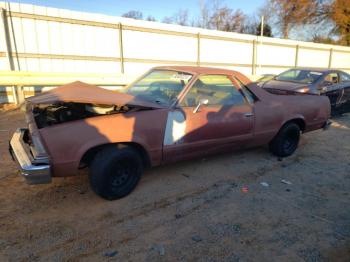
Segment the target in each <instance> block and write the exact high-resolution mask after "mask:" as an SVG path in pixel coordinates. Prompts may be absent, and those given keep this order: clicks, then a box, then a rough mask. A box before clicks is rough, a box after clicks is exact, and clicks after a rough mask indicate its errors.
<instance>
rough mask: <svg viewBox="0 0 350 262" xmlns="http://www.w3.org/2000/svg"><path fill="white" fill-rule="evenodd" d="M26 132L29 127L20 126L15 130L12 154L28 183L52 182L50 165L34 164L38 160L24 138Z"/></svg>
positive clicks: (11, 142) (12, 139) (11, 148)
mask: <svg viewBox="0 0 350 262" xmlns="http://www.w3.org/2000/svg"><path fill="white" fill-rule="evenodd" d="M26 132H28V129H24V128H20V129H17V130H16V131H15V133H14V134H13V136H12V138H11V140H10V148H9V149H10V154H11V155H12V157H13V158H14V160H16V162H17V163H18V164H19V167H20V169H21V173H22V175H23V177H24V178H25V179H26V181H27V183H28V184H30V185H33V184H46V183H50V182H51V171H50V165H49V164H46V163H43V164H40V163H36V164H33V162H37V161H35V159H34V158H33V156H32V154H31V152H30V148H29V145H28V144H27V143H26V141H25V140H24V137H25V135H26Z"/></svg>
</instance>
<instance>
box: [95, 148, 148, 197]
mask: <svg viewBox="0 0 350 262" xmlns="http://www.w3.org/2000/svg"><path fill="white" fill-rule="evenodd" d="M142 173H143V164H142V159H141V157H140V154H139V153H138V151H137V150H136V149H134V148H132V147H130V146H126V145H110V146H106V147H104V148H103V149H102V150H101V151H99V152H98V153H97V154H96V156H95V157H94V159H93V161H92V163H91V165H90V171H89V177H90V185H91V188H92V189H93V191H94V192H95V193H96V194H97V195H99V196H101V197H103V198H105V199H108V200H115V199H119V198H122V197H124V196H126V195H128V194H130V193H131V191H133V190H134V188H135V187H136V185H137V183H138V182H139V180H140V178H141V175H142Z"/></svg>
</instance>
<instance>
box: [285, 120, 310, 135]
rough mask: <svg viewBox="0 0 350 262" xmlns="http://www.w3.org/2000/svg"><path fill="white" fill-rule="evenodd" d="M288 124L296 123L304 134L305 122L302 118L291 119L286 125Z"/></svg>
mask: <svg viewBox="0 0 350 262" xmlns="http://www.w3.org/2000/svg"><path fill="white" fill-rule="evenodd" d="M288 123H296V124H297V125H298V126H299V128H300V130H301V131H302V132H304V131H305V121H304V120H303V119H301V118H295V119H291V120H289V121H288V122H286V123H285V124H284V125H286V124H288Z"/></svg>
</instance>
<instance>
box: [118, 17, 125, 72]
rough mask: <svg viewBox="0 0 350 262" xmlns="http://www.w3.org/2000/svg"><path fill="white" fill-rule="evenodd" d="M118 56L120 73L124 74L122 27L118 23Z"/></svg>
mask: <svg viewBox="0 0 350 262" xmlns="http://www.w3.org/2000/svg"><path fill="white" fill-rule="evenodd" d="M119 54H120V72H121V73H122V74H124V48H123V25H122V23H119Z"/></svg>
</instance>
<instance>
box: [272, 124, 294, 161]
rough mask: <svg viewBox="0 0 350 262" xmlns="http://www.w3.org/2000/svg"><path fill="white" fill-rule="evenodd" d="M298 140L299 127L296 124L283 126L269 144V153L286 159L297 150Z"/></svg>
mask: <svg viewBox="0 0 350 262" xmlns="http://www.w3.org/2000/svg"><path fill="white" fill-rule="evenodd" d="M299 139H300V127H299V125H297V124H296V123H293V122H291V123H287V124H285V125H284V126H283V127H282V128H281V130H280V131H279V132H278V134H277V135H276V136H275V138H274V139H273V140H272V141H271V142H270V144H269V148H270V151H271V153H273V154H274V155H276V156H279V157H287V156H290V155H292V154H293V153H294V151H295V150H296V149H297V147H298V144H299Z"/></svg>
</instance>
